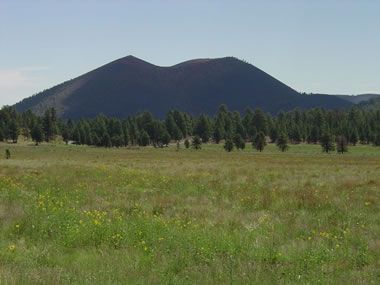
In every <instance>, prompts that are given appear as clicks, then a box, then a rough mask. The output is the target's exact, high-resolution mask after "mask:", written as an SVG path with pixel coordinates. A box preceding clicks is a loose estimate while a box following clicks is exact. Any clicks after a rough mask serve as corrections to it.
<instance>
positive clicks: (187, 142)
mask: <svg viewBox="0 0 380 285" xmlns="http://www.w3.org/2000/svg"><path fill="white" fill-rule="evenodd" d="M185 147H186V148H189V147H190V141H189V139H188V138H186V139H185Z"/></svg>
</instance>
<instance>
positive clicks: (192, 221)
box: [0, 144, 380, 284]
mask: <svg viewBox="0 0 380 285" xmlns="http://www.w3.org/2000/svg"><path fill="white" fill-rule="evenodd" d="M6 148H9V149H10V151H11V155H12V157H11V159H9V160H5V159H4V153H5V149H6ZM349 151H350V152H349V153H347V154H344V155H337V154H335V153H334V154H329V155H327V154H322V153H321V149H320V147H319V146H315V145H298V146H291V148H290V151H289V152H287V153H280V152H278V151H277V150H276V149H275V146H273V145H270V146H268V147H267V148H266V149H265V151H264V152H263V153H257V152H254V151H253V150H252V148H251V147H248V149H247V150H245V151H244V152H237V151H234V152H232V153H227V152H225V151H224V150H223V149H222V145H209V146H204V147H203V148H202V150H200V151H194V150H187V149H184V148H182V149H181V150H180V151H176V148H175V146H172V147H169V148H165V149H154V148H140V149H103V148H93V147H84V146H65V145H41V146H38V147H35V146H32V145H27V144H21V145H9V144H7V145H6V144H0V155H1V159H0V284H3V283H7V284H8V283H9V284H13V283H17V284H25V283H48V284H59V283H77V284H94V283H97V284H111V283H113V284H114V283H124V284H125V283H139V284H157V283H166V284H184V283H185V284H186V283H188V284H194V283H197V284H199V283H201V284H227V283H233V284H243V283H250V284H274V283H300V284H379V282H380V275H379V274H380V273H379V272H380V271H379V267H380V263H379V254H380V212H379V202H380V149H379V148H374V147H372V146H356V147H351V148H350V149H349Z"/></svg>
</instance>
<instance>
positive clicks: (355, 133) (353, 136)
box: [350, 128, 359, 146]
mask: <svg viewBox="0 0 380 285" xmlns="http://www.w3.org/2000/svg"><path fill="white" fill-rule="evenodd" d="M358 140H359V133H358V130H357V129H356V128H353V129H352V131H351V136H350V142H351V143H352V145H353V146H355V145H356V144H357V143H358Z"/></svg>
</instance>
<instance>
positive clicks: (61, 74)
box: [0, 0, 380, 106]
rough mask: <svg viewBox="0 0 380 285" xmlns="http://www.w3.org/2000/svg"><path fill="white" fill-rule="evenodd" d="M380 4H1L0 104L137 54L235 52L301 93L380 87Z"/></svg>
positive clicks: (171, 60) (169, 57)
mask: <svg viewBox="0 0 380 285" xmlns="http://www.w3.org/2000/svg"><path fill="white" fill-rule="evenodd" d="M379 15H380V1H377V0H373V1H370V0H367V1H366V0H360V1H359V0H355V1H348V0H347V1H346V0H336V1H333V0H331V1H321V0H318V1H312V0H310V1H307V0H304V1H296V0H294V1H291V0H288V1H286V0H281V1H264V0H262V1H253V0H250V1H237V0H233V1H222V0H219V1H216V0H215V1H211V0H209V1H184V0H183V1H181V0H177V1H164V0H162V1H153V0H151V1H143V0H139V1H116V0H115V1H111V0H104V1H90V0H82V1H80V0H78V1H70V0H66V1H54V0H49V1H44V0H34V1H33V0H25V1H21V0H20V1H18V0H0V106H1V105H4V104H13V103H16V102H17V101H19V100H20V99H22V98H24V97H28V96H30V95H32V94H34V93H36V92H38V91H42V90H43V89H47V88H49V87H52V86H54V85H56V84H58V83H61V82H63V81H66V80H68V79H71V78H74V77H76V76H78V75H80V74H82V73H85V72H87V71H90V70H92V69H94V68H96V67H98V66H100V65H103V64H105V63H108V62H110V61H112V60H115V59H117V58H120V57H123V56H126V55H129V54H132V55H135V56H137V57H139V58H142V59H144V60H146V61H149V62H151V63H154V64H157V65H164V66H168V65H173V64H175V63H178V62H181V61H184V60H188V59H192V58H202V57H222V56H235V57H238V58H241V59H244V60H247V61H248V62H250V63H252V64H254V65H256V66H257V67H259V68H261V69H262V70H264V71H265V72H267V73H269V74H271V75H272V76H274V77H276V78H277V79H279V80H281V81H282V82H284V83H286V84H287V85H289V86H291V87H293V88H294V89H296V90H298V91H302V92H314V93H316V92H322V93H330V94H333V93H340V94H358V93H368V92H376V93H380V16H379Z"/></svg>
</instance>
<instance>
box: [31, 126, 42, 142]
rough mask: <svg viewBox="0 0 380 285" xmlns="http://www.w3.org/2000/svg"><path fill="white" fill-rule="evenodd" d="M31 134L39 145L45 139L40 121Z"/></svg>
mask: <svg viewBox="0 0 380 285" xmlns="http://www.w3.org/2000/svg"><path fill="white" fill-rule="evenodd" d="M30 134H31V136H32V140H33V141H34V142H35V143H36V145H38V144H39V143H41V142H42V141H43V139H44V137H43V136H44V135H43V131H42V127H41V125H40V124H39V123H36V124H35V125H34V126H33V128H32V131H31V133H30Z"/></svg>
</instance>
